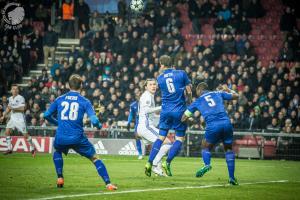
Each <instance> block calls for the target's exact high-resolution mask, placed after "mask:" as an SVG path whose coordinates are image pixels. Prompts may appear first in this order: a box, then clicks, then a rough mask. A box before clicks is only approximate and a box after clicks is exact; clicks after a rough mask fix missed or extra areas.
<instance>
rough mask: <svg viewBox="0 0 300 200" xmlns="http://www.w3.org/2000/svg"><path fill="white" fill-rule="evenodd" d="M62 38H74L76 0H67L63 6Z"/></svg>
mask: <svg viewBox="0 0 300 200" xmlns="http://www.w3.org/2000/svg"><path fill="white" fill-rule="evenodd" d="M61 19H62V21H63V26H62V32H61V34H62V37H64V38H74V19H75V18H74V0H72V2H71V0H65V2H64V3H63V4H62V16H61Z"/></svg>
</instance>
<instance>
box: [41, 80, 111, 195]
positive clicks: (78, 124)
mask: <svg viewBox="0 0 300 200" xmlns="http://www.w3.org/2000/svg"><path fill="white" fill-rule="evenodd" d="M69 86H70V91H69V92H68V93H66V94H65V95H62V96H60V97H58V98H57V99H56V100H55V101H54V102H53V103H52V104H51V106H50V108H49V109H48V110H47V111H46V112H45V113H44V117H45V119H47V120H48V121H49V122H51V123H54V124H56V125H58V127H57V130H56V135H55V140H54V148H55V152H54V154H53V162H54V165H55V169H56V173H57V177H58V179H57V187H63V185H64V177H63V157H62V153H64V154H65V155H67V154H68V151H69V149H73V150H75V151H76V152H77V153H79V154H80V155H81V156H84V157H86V158H88V159H90V160H91V161H92V162H93V163H94V165H95V167H96V169H97V171H98V174H99V175H100V176H101V177H102V179H103V181H104V182H105V184H106V188H107V190H116V189H117V187H116V186H115V185H113V184H111V182H110V178H109V175H108V173H107V170H106V167H105V165H104V164H103V162H102V161H101V160H100V159H98V158H97V156H96V151H95V148H94V146H93V145H92V144H91V143H90V142H89V140H88V139H87V138H86V136H85V135H84V131H83V122H82V120H83V116H84V114H85V113H87V115H88V117H89V118H90V120H91V122H92V124H93V125H94V126H96V127H98V128H99V129H101V127H102V125H101V123H100V122H99V120H98V118H97V117H96V114H95V111H94V109H93V107H92V104H91V102H90V101H89V100H88V99H86V98H84V97H83V96H81V95H80V90H81V88H82V79H81V77H80V76H79V75H72V76H71V77H70V79H69ZM54 113H57V120H56V119H54V118H53V116H52V115H53V114H54Z"/></svg>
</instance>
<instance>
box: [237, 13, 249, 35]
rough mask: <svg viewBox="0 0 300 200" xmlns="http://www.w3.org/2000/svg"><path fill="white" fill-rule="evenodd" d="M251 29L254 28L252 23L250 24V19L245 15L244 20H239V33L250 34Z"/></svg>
mask: <svg viewBox="0 0 300 200" xmlns="http://www.w3.org/2000/svg"><path fill="white" fill-rule="evenodd" d="M251 29H252V28H251V24H250V22H249V20H248V19H247V18H246V17H245V16H243V17H242V20H241V21H239V23H238V27H237V34H241V35H242V34H246V35H248V34H249V33H250V31H251Z"/></svg>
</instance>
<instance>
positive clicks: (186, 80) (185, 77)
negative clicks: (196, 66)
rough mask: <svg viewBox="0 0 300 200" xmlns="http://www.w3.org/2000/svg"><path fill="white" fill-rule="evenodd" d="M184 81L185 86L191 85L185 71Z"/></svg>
mask: <svg viewBox="0 0 300 200" xmlns="http://www.w3.org/2000/svg"><path fill="white" fill-rule="evenodd" d="M183 80H184V85H185V86H187V85H189V84H190V83H191V81H190V79H189V77H188V75H187V73H186V72H185V71H183Z"/></svg>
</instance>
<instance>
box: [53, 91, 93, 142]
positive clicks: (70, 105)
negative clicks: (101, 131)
mask: <svg viewBox="0 0 300 200" xmlns="http://www.w3.org/2000/svg"><path fill="white" fill-rule="evenodd" d="M48 112H49V113H50V114H53V113H55V112H57V120H58V128H57V130H56V136H55V140H56V142H57V143H60V144H64V145H68V144H74V143H77V142H79V141H80V140H81V139H82V138H84V137H85V136H84V134H83V133H84V131H83V116H84V114H85V113H86V114H87V115H88V117H91V116H93V115H95V111H94V109H93V106H92V104H91V102H90V101H89V100H88V99H86V98H85V97H83V96H81V95H80V94H79V93H78V92H74V91H70V92H68V93H66V94H64V95H62V96H60V97H58V98H57V99H56V100H55V101H54V102H53V103H52V104H51V106H50V108H49V109H48Z"/></svg>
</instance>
